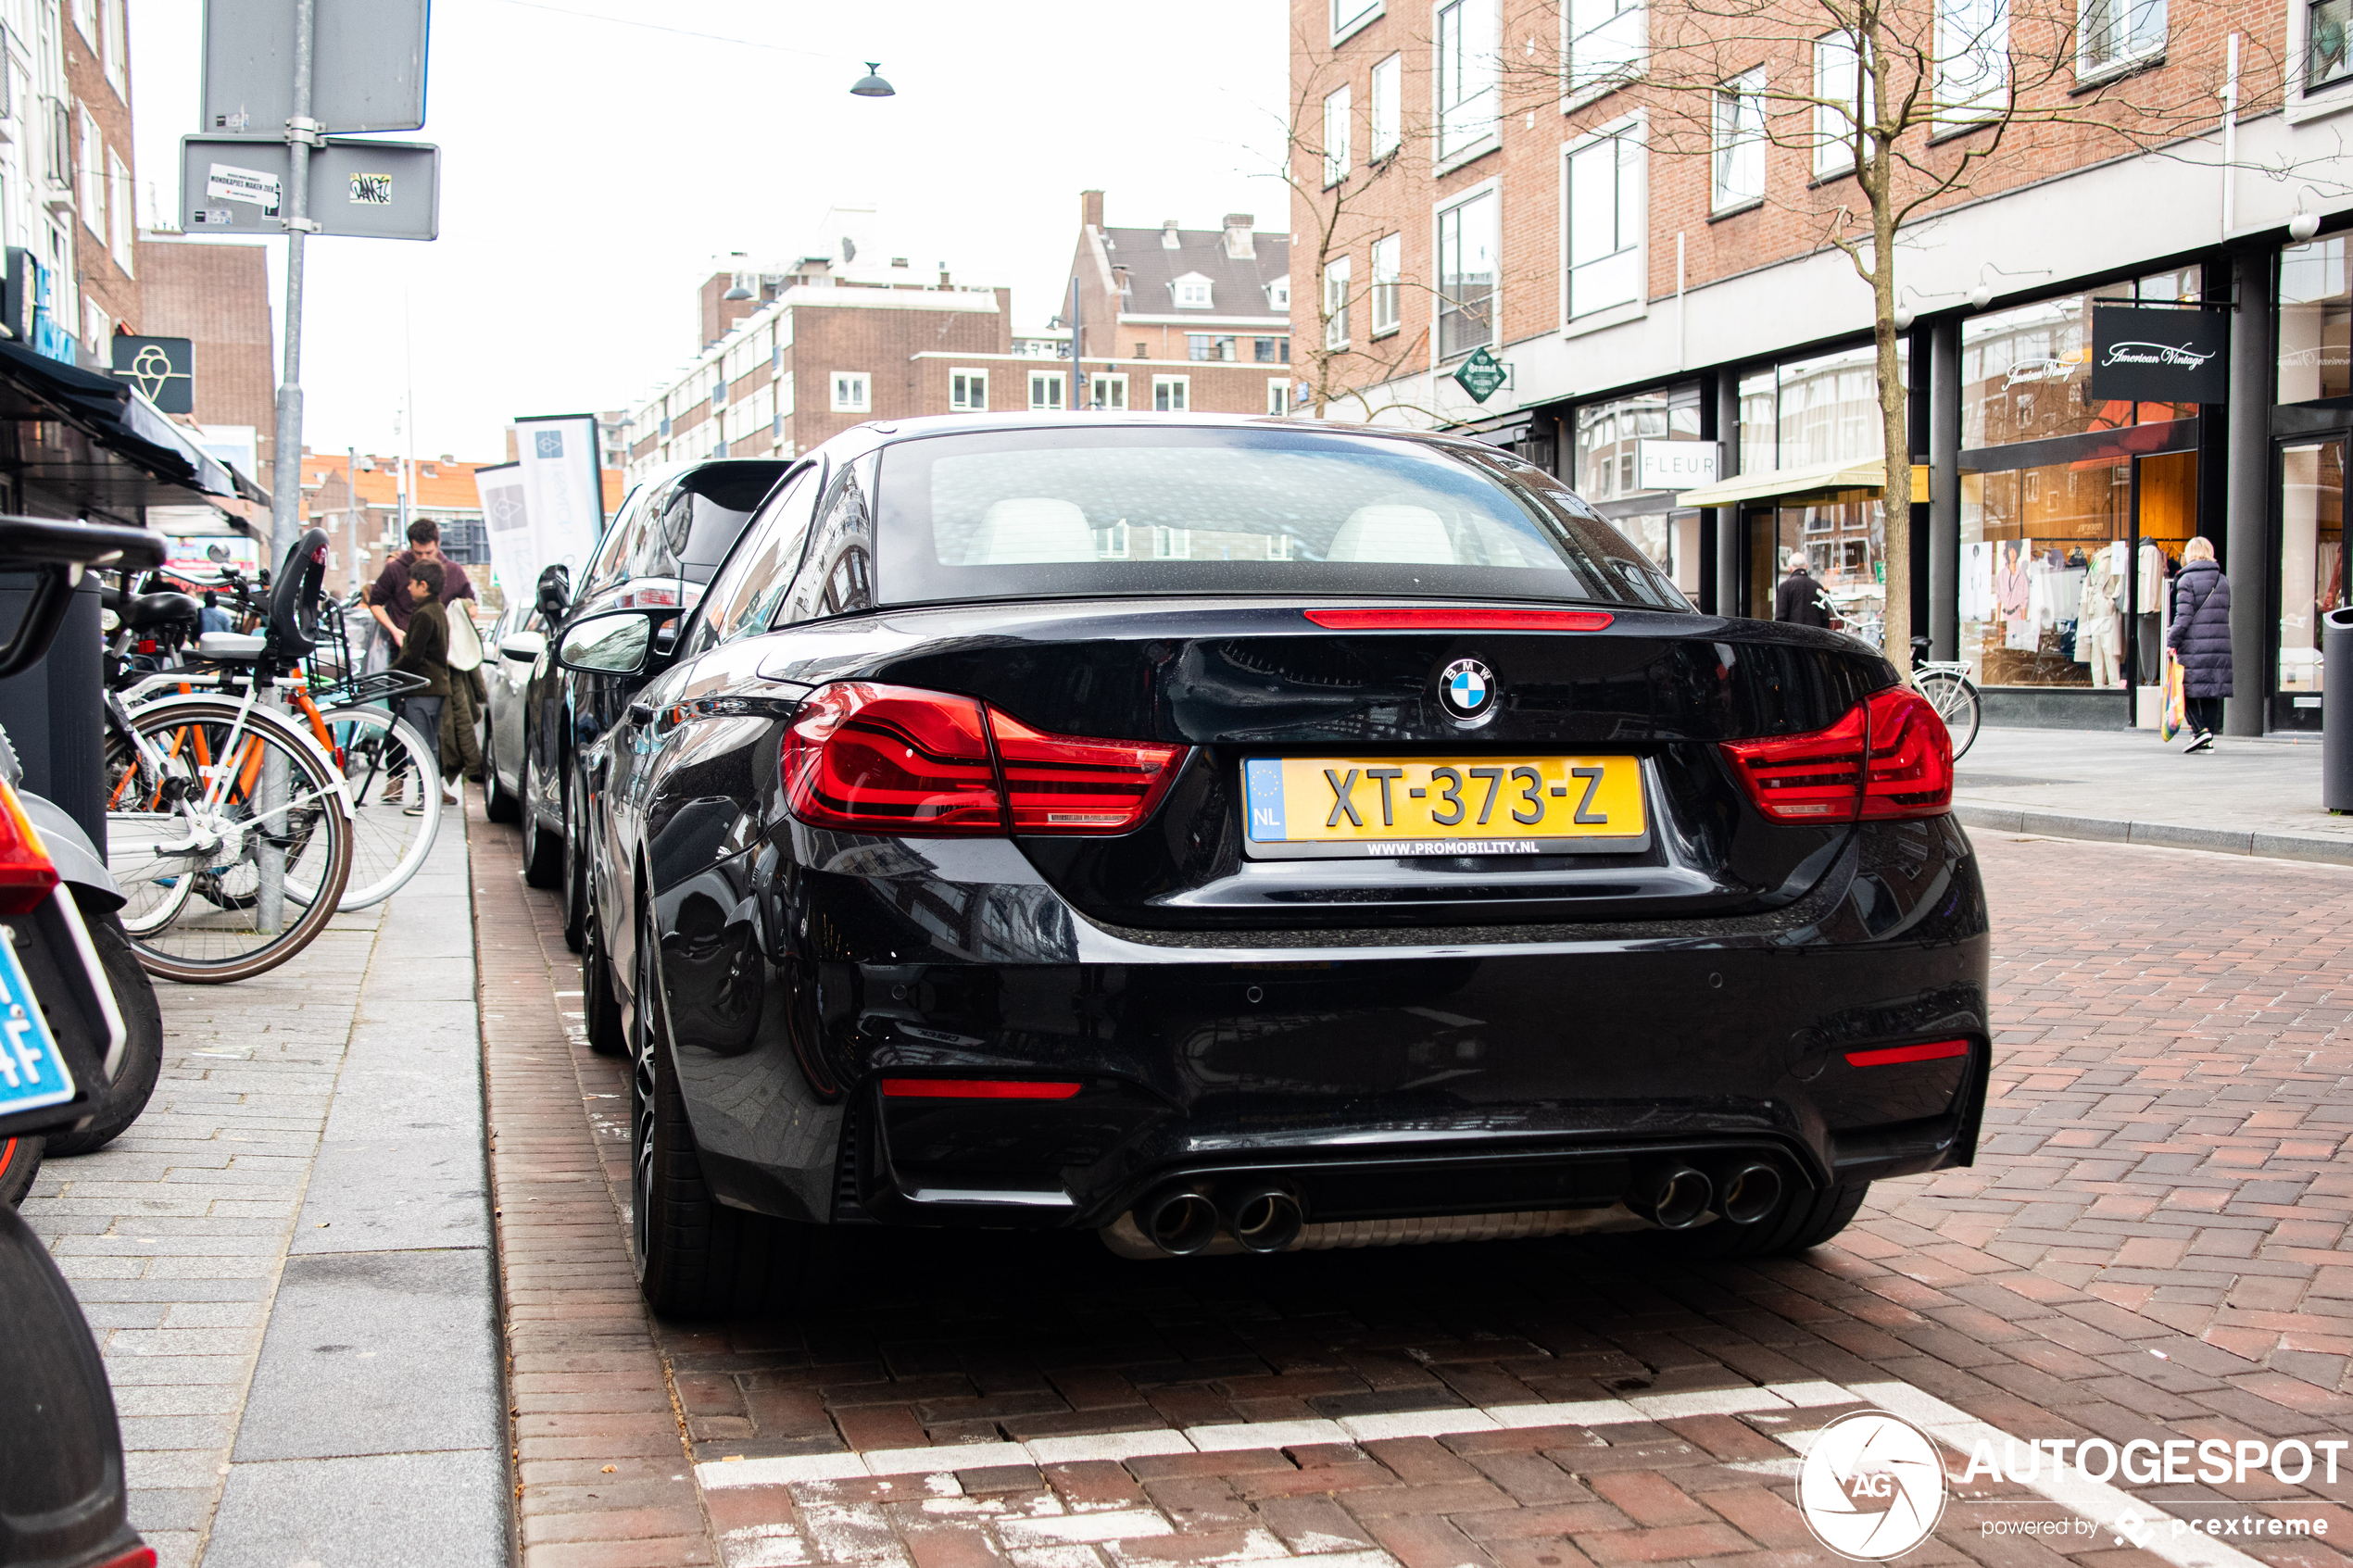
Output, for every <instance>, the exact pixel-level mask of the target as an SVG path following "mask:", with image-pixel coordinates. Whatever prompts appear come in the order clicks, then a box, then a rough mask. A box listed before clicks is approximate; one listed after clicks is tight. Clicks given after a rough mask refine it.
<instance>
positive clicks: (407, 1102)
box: [24, 809, 510, 1568]
mask: <svg viewBox="0 0 2353 1568" xmlns="http://www.w3.org/2000/svg"><path fill="white" fill-rule="evenodd" d="M471 913H472V901H471V898H470V896H469V887H468V883H467V846H466V822H465V813H464V812H463V811H460V810H455V809H452V810H449V811H447V812H446V813H445V814H444V815H443V817H442V819H441V828H440V834H439V836H438V837H437V839H436V841H435V843H434V850H433V854H432V856H431V857H430V859H428V860H427V862H426V864H425V866H424V869H423V870H422V872H420V873H419V874H418V876H417V877H416V878H415V880H413V881H412V882H410V883H409V885H408V886H407V887H406V888H404V889H402V890H401V891H400V892H399V893H398V894H396V895H395V896H394V897H393V898H392V899H391V900H389V901H388V902H387V903H386V904H384V905H382V906H379V907H378V908H377V909H370V910H366V911H363V912H361V913H359V914H356V915H343V916H339V917H337V919H336V920H335V921H334V922H333V924H332V925H330V926H329V928H328V930H327V931H326V933H325V934H324V935H321V937H320V939H319V940H318V941H317V942H315V943H313V944H312V945H311V947H309V948H308V950H307V951H305V952H304V953H302V954H301V955H299V956H298V957H296V959H295V960H293V961H291V962H290V963H288V964H286V965H285V966H284V967H283V968H281V969H278V970H276V971H273V972H271V973H269V974H266V975H263V976H261V977H259V978H258V979H255V980H249V981H246V982H245V983H243V984H241V985H220V986H205V985H170V984H163V985H157V995H158V997H159V998H160V1000H161V1002H162V1005H163V1024H164V1066H163V1075H162V1078H161V1081H160V1082H159V1083H158V1084H157V1089H156V1096H155V1098H154V1099H153V1100H152V1101H151V1102H150V1103H149V1105H148V1108H147V1110H146V1112H145V1115H143V1116H142V1117H141V1118H140V1120H139V1121H138V1123H135V1124H134V1125H133V1126H132V1128H131V1129H130V1130H129V1131H128V1132H127V1133H125V1134H124V1135H122V1136H121V1137H120V1138H119V1139H117V1140H116V1141H115V1142H114V1144H113V1145H112V1146H110V1147H109V1148H105V1149H103V1150H100V1151H99V1152H98V1153H96V1154H92V1155H86V1156H83V1157H82V1158H80V1159H76V1160H57V1161H55V1162H53V1163H50V1164H47V1165H44V1168H43V1169H42V1172H41V1174H40V1178H39V1181H38V1183H37V1185H35V1186H34V1188H33V1191H32V1194H31V1196H30V1197H28V1198H26V1200H25V1203H24V1217H25V1219H26V1220H27V1222H28V1223H31V1225H32V1227H33V1228H34V1229H35V1230H36V1231H38V1232H39V1233H40V1234H41V1235H42V1236H43V1237H44V1239H46V1240H47V1241H48V1242H49V1244H50V1246H51V1248H53V1249H54V1251H55V1252H56V1254H57V1261H58V1264H59V1266H60V1267H61V1268H62V1269H63V1270H64V1271H65V1273H66V1275H67V1277H68V1278H69V1280H70V1281H71V1282H72V1284H73V1287H74V1290H75V1292H76V1294H78V1295H79V1296H80V1298H81V1299H82V1309H83V1311H85V1312H86V1313H87V1314H88V1316H89V1319H90V1324H91V1327H92V1329H93V1330H94V1332H95V1334H96V1336H97V1337H98V1341H99V1345H100V1348H101V1349H102V1350H103V1351H104V1353H105V1356H106V1361H107V1374H108V1376H109V1377H110V1378H111V1380H112V1381H113V1384H114V1395H115V1404H116V1409H117V1410H118V1411H119V1412H120V1417H121V1424H122V1442H123V1449H124V1457H125V1461H126V1469H127V1478H128V1480H129V1483H130V1486H131V1519H132V1524H135V1525H136V1526H138V1528H139V1529H140V1530H141V1531H142V1532H143V1533H144V1534H145V1537H146V1538H147V1541H148V1543H149V1544H150V1545H152V1546H154V1547H155V1548H156V1549H157V1555H158V1558H159V1560H160V1561H161V1562H163V1563H165V1564H168V1565H170V1568H182V1565H192V1564H195V1563H198V1562H203V1563H206V1564H208V1565H211V1568H244V1565H246V1564H255V1565H260V1564H268V1565H269V1568H284V1565H285V1564H289V1563H298V1562H318V1563H333V1564H335V1565H336V1568H345V1565H358V1564H394V1563H417V1564H442V1563H449V1564H473V1563H481V1564H485V1565H488V1564H503V1563H505V1562H507V1561H508V1560H509V1555H510V1552H509V1524H508V1510H507V1500H506V1499H507V1487H508V1481H507V1456H506V1452H505V1450H506V1448H507V1435H506V1422H505V1420H504V1419H503V1411H504V1406H503V1399H502V1392H503V1390H502V1386H501V1378H500V1368H499V1363H498V1351H497V1331H496V1322H497V1303H496V1295H495V1293H496V1279H495V1275H494V1273H493V1269H492V1266H491V1259H490V1254H489V1248H490V1215H489V1213H488V1202H487V1198H486V1197H485V1192H484V1174H483V1117H482V1079H481V1043H480V1041H481V1036H480V1032H479V1027H478V1022H477V1018H476V1008H475V1000H474V964H473V947H472V930H471V927H472V920H471Z"/></svg>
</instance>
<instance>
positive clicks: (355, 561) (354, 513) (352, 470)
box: [343, 446, 367, 591]
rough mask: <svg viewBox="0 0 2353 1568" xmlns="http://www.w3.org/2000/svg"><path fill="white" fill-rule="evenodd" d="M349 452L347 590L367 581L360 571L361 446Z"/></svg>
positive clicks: (345, 475)
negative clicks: (349, 542)
mask: <svg viewBox="0 0 2353 1568" xmlns="http://www.w3.org/2000/svg"><path fill="white" fill-rule="evenodd" d="M349 452H350V455H349V456H348V457H346V458H344V469H343V479H344V485H343V499H344V508H343V509H344V514H345V516H346V518H347V519H348V520H349V523H350V527H351V571H349V572H348V573H346V577H347V578H348V581H346V583H344V587H345V589H346V591H348V590H350V589H353V588H357V587H359V586H361V585H362V584H363V583H365V582H366V581H367V579H366V578H364V577H363V576H362V575H361V574H360V571H359V562H360V560H361V559H362V557H361V556H360V554H359V447H357V446H354V447H351V448H350V449H349Z"/></svg>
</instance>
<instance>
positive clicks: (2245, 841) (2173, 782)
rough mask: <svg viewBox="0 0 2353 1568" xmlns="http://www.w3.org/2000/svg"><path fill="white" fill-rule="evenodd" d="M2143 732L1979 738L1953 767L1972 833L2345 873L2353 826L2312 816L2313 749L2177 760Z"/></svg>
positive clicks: (2223, 751) (2233, 744) (2296, 740)
mask: <svg viewBox="0 0 2353 1568" xmlns="http://www.w3.org/2000/svg"><path fill="white" fill-rule="evenodd" d="M2186 744H2187V742H2186V741H2183V740H2176V741H2174V742H2172V743H2171V745H2167V744H2166V743H2164V742H2161V741H2159V740H2158V738H2157V734H2156V732H2155V731H2152V730H2026V729H2018V730H2010V729H1994V728H1991V727H1989V728H1986V729H1984V730H1981V731H1980V732H1979V733H1978V736H1977V744H1976V745H1974V746H1970V747H1969V755H1968V756H1966V757H1964V758H1962V759H1961V761H1960V768H1959V778H1958V780H1957V783H1956V784H1955V786H1954V789H1953V802H1954V808H1955V811H1956V814H1957V815H1958V816H1959V818H1960V819H1961V821H1962V822H1966V823H1968V824H1969V826H1971V827H1974V828H1986V829H1991V830H1994V831H1996V832H2003V833H2032V834H2047V835H2049V836H2051V837H2055V838H2090V839H2102V840H2106V841H2108V842H2110V843H2119V844H2124V843H2130V844H2148V845H2156V846H2158V847H2164V848H2169V849H2212V850H2221V851H2223V852H2225V853H2228V854H2233V855H2259V856H2264V857H2267V858H2270V859H2287V860H2322V861H2327V862H2330V863H2332V864H2335V865H2353V817H2336V816H2331V815H2330V814H2329V813H2328V812H2326V811H2323V810H2322V809H2321V741H2320V737H2319V736H2318V735H2317V734H2315V735H2309V736H2302V735H2299V736H2292V737H2291V736H2266V737H2264V738H2263V739H2260V740H2233V739H2230V738H2228V737H2224V738H2221V739H2218V740H2217V741H2216V742H2215V743H2214V750H2213V751H2212V752H2211V753H2210V754H2203V755H2199V756H2196V757H2191V756H2184V755H2183V751H2182V748H2183V746H2184V745H2186Z"/></svg>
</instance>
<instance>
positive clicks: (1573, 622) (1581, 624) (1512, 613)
mask: <svg viewBox="0 0 2353 1568" xmlns="http://www.w3.org/2000/svg"><path fill="white" fill-rule="evenodd" d="M1304 613H1305V615H1306V617H1307V619H1308V620H1310V621H1314V622H1315V624H1316V625H1318V626H1323V627H1327V628H1329V629H1330V630H1332V631H1334V632H1598V631H1600V630H1602V629H1603V628H1604V627H1605V626H1607V625H1608V624H1609V623H1610V621H1612V620H1613V619H1614V617H1612V616H1611V614H1610V612H1609V611H1607V610H1605V609H1437V608H1428V609H1403V608H1398V609H1311V610H1307V611H1305V612H1304Z"/></svg>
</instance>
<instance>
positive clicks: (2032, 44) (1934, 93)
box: [1503, 0, 2283, 669]
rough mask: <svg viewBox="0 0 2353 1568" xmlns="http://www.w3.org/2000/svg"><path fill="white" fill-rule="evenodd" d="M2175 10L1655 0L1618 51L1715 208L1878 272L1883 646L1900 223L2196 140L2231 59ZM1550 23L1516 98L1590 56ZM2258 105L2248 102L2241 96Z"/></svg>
mask: <svg viewBox="0 0 2353 1568" xmlns="http://www.w3.org/2000/svg"><path fill="white" fill-rule="evenodd" d="M1561 3H1562V0H1534V3H1533V5H1532V6H1530V7H1529V16H1531V17H1544V16H1550V17H1552V18H1553V19H1554V25H1553V26H1552V27H1551V28H1550V29H1548V30H1546V34H1545V35H1547V36H1550V37H1553V38H1559V37H1560V36H1561V35H1562V33H1561V30H1560V28H1559V27H1558V25H1557V17H1558V14H1559V7H1560V5H1561ZM2164 19H2165V9H2164V6H2162V5H2161V4H2160V3H2158V0H2081V4H2080V5H2079V0H1665V3H1661V4H1655V5H1654V6H1652V7H1651V9H1650V16H1649V19H1648V21H1649V28H1650V36H1649V38H1648V40H1647V44H1646V46H1645V47H1644V48H1643V49H1642V50H1641V51H1640V52H1639V53H1636V54H1629V55H1628V56H1624V57H1623V58H1621V60H1620V61H1619V62H1618V63H1617V76H1618V80H1619V81H1620V82H1622V83H1623V84H1624V85H1625V86H1626V87H1627V88H1628V89H1629V91H1630V93H1631V94H1632V95H1633V96H1634V97H1636V98H1637V99H1638V100H1639V101H1640V102H1642V103H1643V104H1644V105H1645V106H1647V107H1648V108H1649V111H1650V114H1651V133H1650V147H1651V150H1652V151H1653V153H1654V154H1658V155H1664V156H1666V157H1685V158H1692V159H1705V160H1706V163H1707V169H1708V180H1709V192H1710V195H1711V198H1712V205H1713V206H1714V207H1717V208H1718V209H1722V208H1725V207H1730V206H1732V205H1734V204H1735V203H1738V204H1740V205H1748V204H1751V203H1754V204H1755V205H1760V206H1765V207H1774V208H1778V209H1780V210H1782V211H1784V212H1787V213H1792V214H1794V215H1796V216H1798V217H1799V218H1801V219H1802V220H1805V222H1806V225H1808V226H1809V227H1810V228H1811V230H1812V232H1814V234H1815V235H1816V243H1817V244H1818V245H1821V246H1827V247H1830V248H1833V249H1836V250H1837V251H1839V252H1840V253H1841V254H1843V256H1845V257H1846V258H1847V259H1848V261H1849V262H1851V263H1852V264H1853V266H1854V269H1855V271H1856V275H1857V276H1858V277H1859V278H1860V279H1861V280H1862V282H1864V283H1865V284H1866V285H1867V286H1868V287H1869V289H1870V291H1871V318H1872V339H1873V344H1874V347H1875V349H1876V369H1877V381H1878V411H1879V415H1880V425H1881V439H1882V441H1883V443H1884V446H1885V453H1886V464H1887V466H1886V477H1885V483H1884V486H1883V488H1882V490H1881V511H1882V518H1883V527H1884V533H1883V538H1884V552H1885V553H1884V560H1885V591H1886V620H1885V634H1884V646H1885V647H1886V649H1887V651H1888V654H1889V656H1890V657H1891V658H1893V659H1894V660H1895V662H1896V665H1897V667H1898V668H1899V669H1903V668H1907V667H1908V664H1909V650H1910V643H1911V581H1910V579H1911V552H1910V521H1911V508H1910V498H1911V454H1910V442H1909V440H1908V431H1907V421H1906V411H1905V395H1906V394H1905V386H1904V376H1903V372H1902V367H1901V362H1900V360H1899V358H1898V348H1897V345H1898V340H1899V339H1900V337H1901V336H1902V334H1903V332H1904V330H1905V328H1906V326H1907V325H1908V312H1907V311H1906V309H1905V306H1904V302H1903V290H1902V288H1901V285H1900V282H1899V279H1898V258H1899V253H1900V251H1901V249H1902V246H1903V244H1904V241H1905V238H1906V236H1905V230H1906V227H1907V226H1911V225H1916V224H1918V223H1919V222H1920V221H1922V220H1926V219H1929V218H1931V217H1932V216H1933V215H1934V214H1935V212H1936V211H1937V210H1938V209H1940V208H1942V207H1949V206H1952V205H1954V204H1956V203H1958V202H1960V201H1963V200H1966V199H1968V198H1969V197H1970V196H1971V195H1973V194H1980V193H1981V192H1982V191H1983V190H1989V189H1994V188H1998V187H1999V186H2000V185H2002V184H2005V183H2007V182H2009V181H2008V180H2007V178H2006V177H2005V175H2004V170H2005V169H2007V166H2008V163H2009V162H2010V161H2013V160H2036V166H2037V167H2042V166H2043V165H2044V164H2045V163H2047V164H2048V165H2049V166H2050V167H2054V168H2062V167H2080V166H2082V165H2083V164H2088V163H2092V162H2096V161H2099V160H2100V159H2102V158H2104V157H2117V156H2122V155H2128V154H2133V153H2147V152H2158V153H2165V154H2169V155H2171V156H2174V157H2184V158H2189V157H2194V156H2195V155H2194V154H2193V152H2192V151H2191V148H2192V144H2193V143H2194V139H2195V138H2196V137H2198V136H2199V135H2201V134H2202V133H2203V132H2208V131H2211V130H2213V129H2214V128H2215V127H2216V126H2217V124H2218V123H2219V121H2220V119H2221V113H2222V110H2221V106H2220V104H2219V102H2218V99H2219V94H2218V92H2217V89H2218V88H2219V87H2220V86H2221V64H2220V62H2219V61H2216V62H2212V63H2211V67H2210V68H2209V67H2208V64H2207V63H2206V62H2200V63H2199V64H2197V65H2195V66H2193V65H2188V64H2174V65H2170V66H2168V65H2165V64H2163V43H2164V39H2163V36H2162V29H2163V26H2164ZM1538 25H1541V23H1540V24H1538ZM2151 28H2154V29H2155V30H2156V31H2157V37H2156V39H2155V41H2154V44H2152V43H2151V41H2150V40H2149V39H2148V38H2147V37H2146V36H2145V35H2146V33H2147V31H2149V30H2150V29H2151ZM1536 36H1537V34H1536V33H1534V32H1531V33H1530V34H1529V50H1528V57H1526V58H1522V57H1519V56H1515V55H1514V54H1513V52H1512V51H1510V50H1508V49H1507V50H1505V51H1504V56H1503V72H1504V85H1505V91H1506V94H1507V96H1508V98H1509V99H1510V100H1512V106H1513V107H1517V106H1518V105H1519V104H1520V103H1521V102H1522V101H1525V102H1526V103H1529V104H1532V103H1534V102H1536V101H1538V100H1540V99H1542V100H1548V101H1556V100H1557V98H1558V95H1559V94H1560V92H1561V91H1562V86H1563V83H1564V82H1574V81H1576V80H1577V78H1576V75H1575V74H1573V73H1574V72H1577V71H1581V70H1584V69H1586V68H1585V67H1584V66H1583V64H1582V63H1581V62H1579V61H1577V60H1575V59H1573V58H1562V57H1560V56H1561V51H1559V50H1558V49H1554V50H1553V51H1549V52H1547V51H1544V50H1541V49H1539V48H1538V47H1537V46H1536V44H1535V43H1534V39H1535V37H1536ZM1548 53H1549V57H1545V56H1547V55H1548ZM2241 73H2242V80H2244V81H2248V82H2267V83H2270V84H2271V88H2269V89H2266V91H2270V92H2272V93H2274V94H2275V92H2276V87H2277V84H2278V83H2279V82H2281V81H2282V80H2283V77H2282V72H2281V70H2280V69H2279V68H2278V63H2277V61H2276V59H2273V60H2272V61H2271V63H2270V65H2269V68H2268V69H2267V68H2266V66H2265V65H2264V63H2262V62H2259V61H2258V60H2256V59H2254V58H2252V57H2250V58H2248V59H2246V60H2244V61H2242V62H2241ZM2086 80H2090V81H2092V82H2095V83H2096V84H2095V85H2093V86H2091V87H2089V88H2088V89H2086V88H2085V87H2084V85H2083V83H2084V82H2085V81H2086ZM2260 107H2265V106H2261V105H2258V104H2255V103H2252V102H2246V101H2243V102H2242V103H2241V104H2240V105H2239V106H2238V113H2239V114H2240V115H2241V116H2242V117H2245V116H2246V115H2247V114H2249V113H2251V112H2256V111H2257V110H2258V109H2259V108H2260ZM1777 152H1778V153H1780V154H1783V155H1789V154H1801V155H1803V156H1804V157H1806V160H1807V165H1806V174H1807V175H1808V176H1810V178H1807V179H1801V180H1791V179H1789V178H1788V177H1787V175H1788V172H1789V171H1788V169H1787V168H1786V166H1787V164H1788V163H1789V162H1790V161H1792V160H1791V158H1790V157H1787V156H1784V157H1781V158H1780V160H1779V161H1780V163H1781V164H1782V165H1783V166H1784V167H1783V169H1781V171H1780V177H1779V178H1775V177H1774V175H1773V172H1772V166H1773V164H1774V162H1775V161H1776V160H1775V159H1774V157H1772V155H1773V154H1775V153H1777ZM1997 160H2001V161H1997ZM2208 166H2209V167H2210V166H2211V160H2210V159H2209V160H2208Z"/></svg>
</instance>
